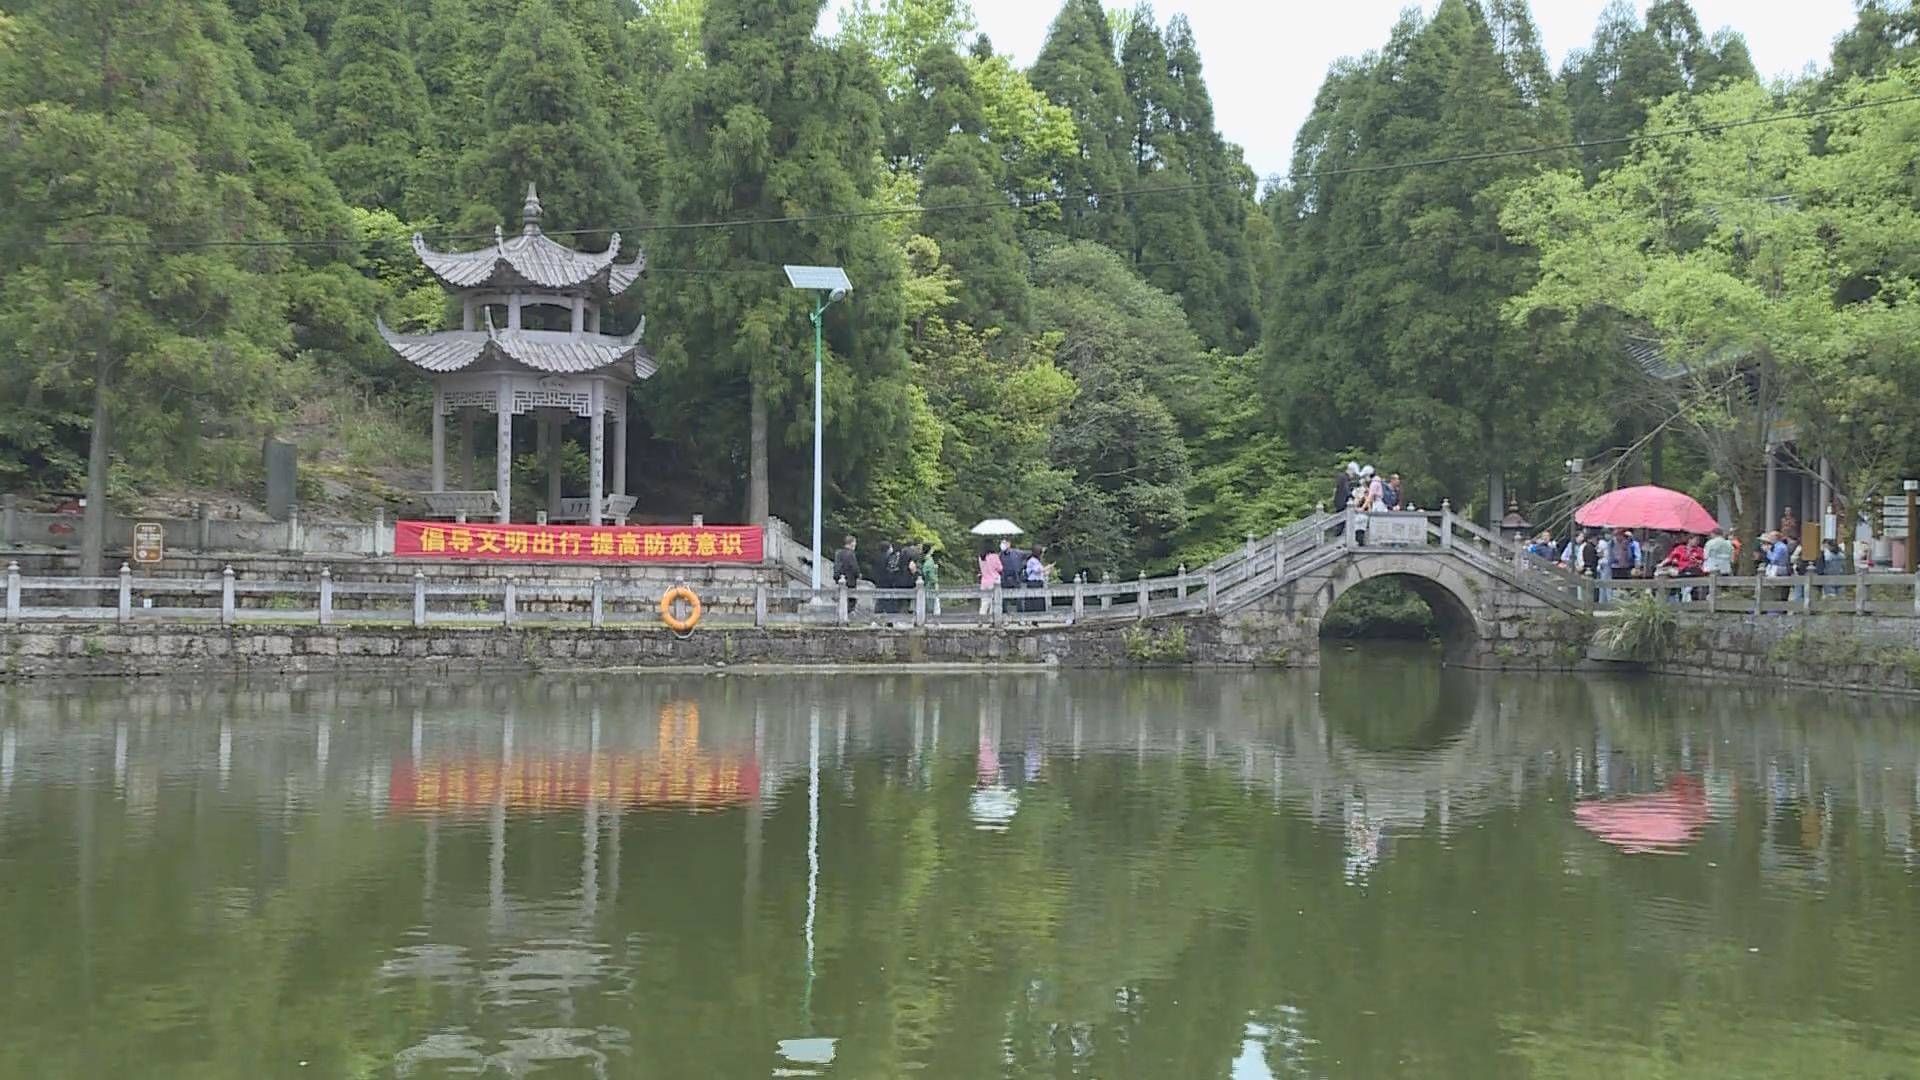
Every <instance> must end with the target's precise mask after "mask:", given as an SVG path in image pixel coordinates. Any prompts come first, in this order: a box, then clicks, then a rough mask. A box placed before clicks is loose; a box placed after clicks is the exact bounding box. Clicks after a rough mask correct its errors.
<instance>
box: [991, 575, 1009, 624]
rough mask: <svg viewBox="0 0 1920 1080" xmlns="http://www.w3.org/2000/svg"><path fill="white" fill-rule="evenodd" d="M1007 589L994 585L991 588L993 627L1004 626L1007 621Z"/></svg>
mask: <svg viewBox="0 0 1920 1080" xmlns="http://www.w3.org/2000/svg"><path fill="white" fill-rule="evenodd" d="M1006 597H1007V588H1006V586H1004V585H999V584H996V585H994V587H993V625H995V626H1004V625H1006V621H1007V604H1006Z"/></svg>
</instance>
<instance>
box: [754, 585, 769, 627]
mask: <svg viewBox="0 0 1920 1080" xmlns="http://www.w3.org/2000/svg"><path fill="white" fill-rule="evenodd" d="M753 625H754V626H756V627H764V626H766V625H767V583H766V582H764V581H762V582H759V583H758V584H756V585H754V587H753Z"/></svg>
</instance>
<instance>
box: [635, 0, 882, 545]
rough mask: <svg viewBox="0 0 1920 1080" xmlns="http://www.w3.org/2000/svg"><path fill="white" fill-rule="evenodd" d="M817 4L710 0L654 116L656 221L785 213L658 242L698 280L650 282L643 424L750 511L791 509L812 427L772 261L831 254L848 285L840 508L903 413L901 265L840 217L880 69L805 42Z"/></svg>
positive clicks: (840, 387)
mask: <svg viewBox="0 0 1920 1080" xmlns="http://www.w3.org/2000/svg"><path fill="white" fill-rule="evenodd" d="M820 5H821V0H771V2H769V0H711V2H710V3H709V4H708V7H707V11H706V17H705V21H704V22H703V24H702V33H701V41H702V52H703V54H704V58H705V63H704V64H702V65H701V66H699V67H696V68H693V69H690V70H688V71H686V72H685V73H683V76H682V77H681V78H680V79H678V80H676V85H675V87H674V88H673V90H672V91H671V92H670V94H669V101H668V102H667V104H666V107H665V110H664V113H665V122H664V124H663V130H664V131H666V132H669V133H670V134H671V136H672V138H671V140H670V143H669V148H668V153H667V155H666V169H667V176H668V179H667V183H666V186H667V202H666V205H667V211H666V216H667V217H668V219H669V220H672V221H681V222H724V221H727V220H736V221H760V220H762V219H794V220H779V221H766V222H764V223H760V224H742V225H734V226H723V227H715V228H702V229H695V230H688V231H685V232H680V233H670V234H667V235H664V236H662V237H661V238H660V243H659V244H658V245H657V249H658V252H659V262H660V263H661V264H663V265H667V266H675V267H687V268H698V269H699V271H700V274H699V275H698V276H688V277H685V278H678V279H676V280H675V282H674V287H673V288H656V289H655V290H653V291H652V292H651V293H650V296H651V298H652V300H653V302H654V304H655V311H656V312H657V314H658V316H659V325H660V326H661V329H662V339H661V345H660V354H661V358H662V361H663V364H664V365H665V367H664V370H663V371H662V376H661V380H658V381H662V382H663V385H662V386H661V388H660V390H659V392H657V393H656V394H655V395H653V400H654V401H655V403H656V405H657V406H658V407H657V408H656V409H655V411H654V417H655V420H656V424H657V430H661V431H663V432H666V433H670V434H671V435H672V436H673V437H674V438H675V439H676V440H685V441H686V442H687V443H688V444H689V445H691V446H692V447H694V449H695V453H696V454H697V455H699V457H700V458H702V459H703V465H702V473H703V474H704V476H705V477H706V479H707V482H708V484H709V485H727V486H732V485H735V484H737V483H738V481H739V480H740V479H744V480H745V485H744V494H745V495H746V498H745V500H744V501H745V506H744V508H743V509H744V510H745V511H746V513H747V515H748V517H749V518H750V519H752V520H756V521H757V520H761V519H764V518H765V517H766V516H767V515H768V513H769V512H771V511H773V510H778V511H779V512H780V513H782V514H784V515H786V516H788V517H789V519H790V520H794V521H796V522H798V521H802V520H805V516H804V511H805V509H806V502H805V499H806V496H805V492H806V491H807V489H808V484H807V479H808V476H809V474H810V472H811V468H810V465H811V461H810V458H809V457H808V456H807V455H805V454H803V453H789V452H787V451H789V450H793V451H798V450H799V449H800V448H801V447H803V446H805V445H806V442H807V440H808V437H809V435H810V433H811V426H812V425H811V409H810V404H811V392H810V391H811V383H812V369H813V350H812V344H813V342H812V335H811V333H810V332H809V326H808V320H807V314H806V313H807V311H808V309H809V308H810V307H811V305H812V303H813V302H814V298H813V297H812V296H808V295H803V294H801V293H798V292H796V291H794V290H792V289H790V288H788V287H787V284H786V282H785V281H784V280H783V279H782V278H781V276H780V270H779V267H780V265H781V264H782V263H821V264H837V265H841V266H844V267H846V268H847V270H848V272H849V274H850V275H851V276H852V278H853V281H854V286H855V292H854V293H853V295H852V296H850V297H848V298H847V300H845V301H843V302H842V303H840V304H837V305H835V306H834V307H833V308H832V309H830V311H829V312H828V315H827V320H826V336H827V339H828V342H829V344H830V345H831V347H832V350H833V356H832V358H831V362H830V364H829V367H828V371H827V384H826V391H827V397H826V400H827V402H828V404H827V409H828V414H827V423H828V426H829V430H828V432H827V434H828V436H829V437H830V438H831V439H832V440H833V444H834V445H833V448H832V449H831V450H830V451H829V461H830V462H831V463H832V464H833V465H834V468H835V475H834V476H833V477H832V478H830V479H831V480H832V481H834V482H836V483H837V485H838V487H839V490H840V494H841V498H840V499H838V500H836V504H837V505H839V506H842V507H844V506H845V505H846V503H847V502H848V501H849V500H857V499H858V498H860V497H861V496H862V492H863V491H864V490H865V488H866V486H867V485H868V484H869V483H870V477H869V476H867V475H865V474H864V470H867V469H870V468H884V467H885V462H886V460H887V457H888V455H889V454H892V453H895V452H897V450H898V442H897V440H898V438H899V437H900V435H901V434H902V430H903V425H904V421H905V401H906V395H905V381H904V371H905V354H904V351H903V348H902V344H903V337H902V328H901V322H902V320H901V307H900V296H899V288H900V278H901V276H902V274H903V272H904V271H903V267H902V264H901V261H900V257H899V255H898V252H897V249H896V248H895V246H894V245H893V244H892V243H891V242H890V239H889V238H888V236H887V235H886V232H885V231H884V229H883V228H882V227H881V226H880V225H879V224H878V223H877V222H876V221H875V220H874V219H870V218H864V217H859V216H848V215H849V213H850V212H854V211H859V210H862V209H865V208H866V207H867V206H868V205H869V199H870V198H871V196H872V194H873V192H874V189H875V185H876V184H877V182H878V180H879V176H880V170H879V167H878V164H877V163H878V161H879V158H880V151H881V138H882V129H881V88H880V83H879V78H878V75H877V73H876V71H875V69H874V67H873V65H872V64H871V63H870V62H869V61H868V60H867V59H866V58H865V57H864V56H862V55H859V54H853V53H843V52H841V51H838V50H835V49H833V48H831V47H829V46H827V45H825V44H823V43H821V42H820V41H818V40H817V39H816V38H815V37H814V27H815V26H816V25H817V24H818V21H819V16H820ZM743 420H744V421H745V422H744V423H742V422H741V421H743ZM743 446H744V447H745V448H746V451H747V452H746V458H745V461H744V462H742V461H740V459H739V458H738V457H737V456H736V455H737V453H738V449H737V448H739V447H743ZM776 448H777V449H778V451H779V453H778V457H777V459H776V457H775V450H776ZM741 464H744V466H745V468H744V470H742V469H739V468H738V465H741ZM776 469H777V470H778V472H779V480H780V482H779V483H778V484H777V485H776V484H775V483H774V474H775V470H776ZM742 472H744V474H745V475H744V477H741V476H740V473H742ZM707 490H712V487H711V486H710V487H708V488H707ZM734 490H735V491H736V492H738V491H739V490H740V489H739V488H737V487H736V488H734ZM776 490H777V491H778V492H779V502H778V504H777V505H776V504H775V502H774V492H775V491H776Z"/></svg>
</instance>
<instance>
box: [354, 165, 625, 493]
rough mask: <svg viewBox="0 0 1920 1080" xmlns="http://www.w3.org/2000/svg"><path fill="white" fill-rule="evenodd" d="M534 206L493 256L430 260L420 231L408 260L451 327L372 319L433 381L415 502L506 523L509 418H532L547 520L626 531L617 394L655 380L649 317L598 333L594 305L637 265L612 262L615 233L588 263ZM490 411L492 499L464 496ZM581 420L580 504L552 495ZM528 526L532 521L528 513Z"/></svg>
mask: <svg viewBox="0 0 1920 1080" xmlns="http://www.w3.org/2000/svg"><path fill="white" fill-rule="evenodd" d="M540 214H541V211H540V198H539V194H538V193H537V192H536V191H535V190H534V186H533V185H532V184H528V185H527V201H526V205H525V206H523V207H522V208H521V218H520V220H521V225H520V235H518V236H515V237H513V238H512V239H511V240H509V239H506V238H505V237H504V236H503V235H502V233H501V231H500V230H499V229H498V228H496V229H495V230H494V238H493V245H492V246H491V247H486V248H481V249H480V250H478V251H435V250H433V249H432V248H429V247H428V246H427V245H426V242H425V241H424V240H422V239H421V237H420V234H419V233H415V234H414V236H413V251H414V254H416V255H418V256H419V257H420V261H421V262H422V263H424V264H426V267H427V269H429V270H431V271H432V272H433V274H434V276H435V277H438V278H439V279H440V281H441V282H442V283H443V284H444V285H445V286H446V287H447V288H448V289H449V290H451V291H453V292H454V293H456V294H458V295H459V297H460V308H461V319H460V329H458V330H446V331H441V332H439V333H433V334H401V333H396V332H394V331H393V330H392V329H390V328H389V327H388V326H387V325H386V322H385V321H384V320H382V321H381V322H380V324H379V325H380V336H381V337H383V338H385V339H386V342H387V344H388V345H389V346H391V347H392V348H393V351H394V352H395V353H396V354H397V355H399V357H400V358H401V359H402V360H405V361H406V362H407V363H409V364H412V365H413V366H414V367H417V368H419V369H420V370H421V371H424V372H426V373H427V375H428V376H429V377H431V378H432V379H433V490H431V491H428V492H425V493H423V497H424V498H425V500H426V503H427V505H428V507H429V509H430V510H431V511H432V512H433V514H434V515H435V516H438V517H455V518H461V519H465V518H467V517H469V516H473V517H477V518H485V517H488V516H491V517H493V518H494V519H495V520H497V521H500V522H508V521H512V520H513V505H512V500H513V490H512V489H513V468H512V465H513V450H512V448H513V421H514V418H515V417H517V416H531V417H532V418H533V420H534V424H535V428H536V433H537V445H538V446H539V448H540V451H541V452H542V454H543V455H544V456H545V459H546V463H547V507H546V513H547V516H548V519H549V520H557V521H578V522H585V523H588V524H592V525H599V524H603V523H605V522H607V521H609V520H611V521H618V522H622V523H624V522H625V520H626V518H627V515H628V514H629V513H631V512H632V510H633V503H634V500H633V496H631V495H628V494H627V389H628V387H630V386H632V385H633V384H634V383H635V382H637V381H639V380H641V379H645V378H648V377H650V376H651V375H653V373H654V362H653V358H652V357H651V356H650V355H648V353H647V351H646V350H645V349H644V348H643V347H642V346H641V344H640V335H641V333H642V331H644V330H645V329H646V320H645V319H642V320H640V325H639V326H637V327H635V329H634V331H633V332H632V333H631V334H627V335H624V336H615V335H612V334H603V333H601V332H600V319H601V313H602V310H603V308H604V307H605V306H606V304H607V303H608V302H610V301H611V300H612V299H613V298H614V297H616V296H619V295H620V294H622V293H624V292H626V291H627V290H628V289H629V288H631V287H632V286H633V285H634V283H635V282H637V281H638V280H639V279H640V276H641V274H643V273H645V272H646V267H647V260H646V255H645V254H644V253H643V252H639V251H636V252H635V253H634V255H633V258H632V259H631V260H630V261H628V262H617V261H616V260H617V259H618V258H619V255H620V234H619V233H615V234H613V236H612V238H611V240H610V242H609V243H608V244H607V249H606V250H605V251H602V252H598V253H592V254H589V253H586V252H581V251H575V250H574V249H573V248H570V247H567V246H566V245H564V244H560V243H557V242H556V241H554V240H553V239H552V238H550V237H548V236H547V235H546V234H545V233H543V232H541V231H540ZM487 413H491V414H493V422H494V425H495V428H494V430H495V436H494V438H495V446H496V447H497V448H498V449H497V450H496V452H495V454H494V478H493V489H492V490H491V491H488V490H484V489H481V490H472V489H474V488H475V487H476V485H475V484H474V482H473V473H474V458H475V454H474V442H473V431H474V422H475V420H476V419H478V418H480V417H481V416H483V415H484V414H487ZM448 417H453V418H455V420H456V421H457V422H458V423H459V425H460V428H461V434H462V437H461V439H460V449H461V453H462V455H463V456H464V458H465V461H464V467H463V469H462V478H463V481H464V485H465V488H467V489H469V490H449V489H448V487H447V418H448ZM581 419H583V420H585V421H586V428H587V456H588V460H589V467H588V483H587V495H586V497H585V498H578V497H575V498H562V497H561V490H560V444H561V440H562V438H563V436H564V434H565V430H566V427H567V425H568V424H569V423H571V422H573V421H575V420H581ZM609 421H611V422H612V424H613V478H612V490H611V492H609V491H608V489H607V480H606V473H607V469H606V450H607V439H606V425H607V423H608V422H609ZM527 516H529V517H531V516H532V515H527Z"/></svg>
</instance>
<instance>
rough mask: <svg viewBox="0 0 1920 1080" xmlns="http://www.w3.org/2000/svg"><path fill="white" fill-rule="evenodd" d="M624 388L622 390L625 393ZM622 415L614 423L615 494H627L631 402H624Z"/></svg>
mask: <svg viewBox="0 0 1920 1080" xmlns="http://www.w3.org/2000/svg"><path fill="white" fill-rule="evenodd" d="M624 389H625V388H624V387H623V388H622V390H623V392H624ZM621 404H622V408H621V410H620V415H619V416H617V417H615V418H614V421H613V493H614V494H615V495H625V494H626V493H627V410H626V408H625V406H626V405H629V404H631V403H630V402H622V403H621Z"/></svg>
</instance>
